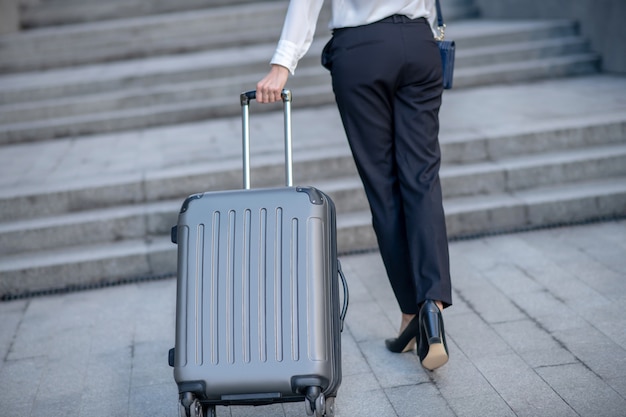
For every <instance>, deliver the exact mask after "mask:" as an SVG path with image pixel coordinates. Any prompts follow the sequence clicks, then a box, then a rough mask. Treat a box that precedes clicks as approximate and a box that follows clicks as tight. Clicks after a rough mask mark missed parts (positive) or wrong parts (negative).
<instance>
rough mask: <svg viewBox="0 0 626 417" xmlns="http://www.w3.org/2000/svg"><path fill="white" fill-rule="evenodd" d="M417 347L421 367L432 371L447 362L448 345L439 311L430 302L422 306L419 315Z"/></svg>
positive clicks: (433, 303) (432, 302) (435, 305)
mask: <svg viewBox="0 0 626 417" xmlns="http://www.w3.org/2000/svg"><path fill="white" fill-rule="evenodd" d="M419 331H420V337H419V345H418V348H417V355H418V356H419V358H420V362H422V366H423V367H424V368H426V369H428V370H429V371H433V370H435V369H437V368H439V367H440V366H442V365H444V364H445V363H446V362H448V345H447V344H446V335H445V333H444V329H443V317H442V316H441V310H439V307H437V304H435V302H434V301H432V300H427V301H426V302H424V304H423V305H422V308H421V309H420V313H419Z"/></svg>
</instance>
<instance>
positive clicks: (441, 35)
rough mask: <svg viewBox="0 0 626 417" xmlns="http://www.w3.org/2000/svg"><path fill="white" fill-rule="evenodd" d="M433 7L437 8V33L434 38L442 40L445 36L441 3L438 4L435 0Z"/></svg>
mask: <svg viewBox="0 0 626 417" xmlns="http://www.w3.org/2000/svg"><path fill="white" fill-rule="evenodd" d="M435 7H436V8H437V29H438V30H439V34H438V35H437V36H435V39H437V40H438V41H442V40H444V38H445V37H446V24H445V23H444V22H443V14H441V4H439V0H435Z"/></svg>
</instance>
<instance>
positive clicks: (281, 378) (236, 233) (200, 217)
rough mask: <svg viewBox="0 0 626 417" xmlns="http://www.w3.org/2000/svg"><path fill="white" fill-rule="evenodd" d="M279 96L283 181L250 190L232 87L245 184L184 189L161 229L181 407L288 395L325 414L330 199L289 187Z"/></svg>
mask: <svg viewBox="0 0 626 417" xmlns="http://www.w3.org/2000/svg"><path fill="white" fill-rule="evenodd" d="M282 97H283V108H284V112H285V114H284V120H285V126H284V130H285V176H286V185H287V186H286V187H282V188H266V189H250V146H249V143H250V134H249V119H248V117H249V104H250V100H253V99H255V92H254V91H250V92H246V93H242V94H241V106H242V133H243V135H242V136H243V171H244V176H243V177H244V181H243V182H244V189H243V190H232V191H217V192H205V193H200V194H194V195H191V196H189V197H188V198H187V199H186V200H185V201H184V203H183V204H182V207H181V210H180V213H179V217H178V223H177V225H176V226H174V227H173V228H172V241H173V242H174V243H177V244H178V276H177V299H176V340H175V348H174V349H172V350H170V355H169V363H170V365H171V366H173V367H174V379H175V381H176V383H177V385H178V389H179V394H180V396H179V410H180V416H181V417H190V416H194V417H198V416H215V415H216V414H215V413H216V411H215V407H216V406H217V405H226V406H229V405H265V404H272V403H277V402H293V401H304V404H305V411H306V414H307V415H315V416H333V415H334V400H335V397H336V396H337V390H338V388H339V385H340V384H341V334H340V332H341V330H342V327H343V320H344V317H345V314H346V311H347V306H348V293H347V284H346V282H345V278H344V277H343V273H342V272H341V266H340V263H339V260H338V259H337V242H336V223H335V207H334V204H333V202H332V200H331V199H330V198H329V197H328V196H327V195H326V194H324V193H323V192H321V191H320V190H318V189H316V188H313V187H294V186H292V159H291V154H292V150H291V107H290V106H291V93H290V92H289V91H288V90H285V91H283V94H282ZM339 278H341V281H342V284H343V297H342V296H341V294H340V291H339ZM340 304H342V306H340ZM340 307H341V308H340Z"/></svg>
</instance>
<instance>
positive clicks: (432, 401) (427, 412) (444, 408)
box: [385, 383, 456, 417]
mask: <svg viewBox="0 0 626 417" xmlns="http://www.w3.org/2000/svg"><path fill="white" fill-rule="evenodd" d="M385 394H387V398H389V401H391V404H392V405H393V408H394V410H395V412H396V414H397V415H398V416H399V417H430V416H440V417H456V415H455V414H454V412H453V411H452V409H451V408H450V406H449V405H448V403H447V402H446V400H445V399H444V398H443V397H442V396H441V394H440V393H439V392H438V390H437V387H436V386H435V385H434V384H430V383H424V384H418V385H406V386H399V387H394V388H387V389H385Z"/></svg>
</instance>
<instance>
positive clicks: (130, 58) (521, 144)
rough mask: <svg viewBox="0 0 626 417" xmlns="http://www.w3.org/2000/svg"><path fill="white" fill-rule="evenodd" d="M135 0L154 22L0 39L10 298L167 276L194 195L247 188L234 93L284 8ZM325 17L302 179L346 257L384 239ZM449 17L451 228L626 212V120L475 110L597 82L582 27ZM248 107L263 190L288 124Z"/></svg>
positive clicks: (298, 125) (485, 228) (3, 288)
mask: <svg viewBox="0 0 626 417" xmlns="http://www.w3.org/2000/svg"><path fill="white" fill-rule="evenodd" d="M54 3H55V2H52V1H50V2H49V3H48V4H46V2H43V3H41V7H44V5H45V6H46V7H53V4H54ZM61 3H63V4H70V3H71V1H70V0H65V1H63V2H59V3H58V4H61ZM109 3H110V4H109V6H107V7H108V9H107V10H110V11H111V10H117V9H115V8H113V7H110V6H112V5H113V3H115V2H112V3H111V2H109ZM135 3H136V4H144V5H150V7H148V6H146V8H147V9H148V10H149V13H148V14H149V15H140V16H139V13H137V14H138V16H137V17H133V18H124V19H122V18H116V17H118V16H117V15H115V13H113V12H111V13H112V14H109V15H106V17H107V18H111V19H112V18H115V19H112V20H107V21H98V22H89V21H91V20H95V19H96V17H97V16H99V15H98V13H99V12H98V13H95V12H94V15H91V14H90V13H84V14H83V15H82V17H74V16H70V17H68V16H69V15H68V14H67V13H66V14H63V13H61V12H60V11H59V16H65V17H62V18H61V17H54V18H52V16H56V15H54V14H53V13H52V12H46V13H43V12H42V13H40V16H49V17H50V18H49V19H48V20H46V19H44V18H43V17H40V18H37V19H39V20H37V19H35V18H34V17H32V16H35V15H36V13H35V12H34V11H33V13H32V14H31V15H30V16H31V17H30V18H29V19H31V22H33V23H32V25H31V26H46V25H52V24H55V25H56V24H59V23H67V24H66V25H64V26H50V27H44V28H37V29H33V30H31V31H26V32H23V33H19V34H13V35H6V36H2V37H0V71H2V74H1V75H0V146H2V151H0V172H1V173H2V176H0V178H1V179H0V297H5V298H6V297H10V296H15V295H20V294H24V293H29V292H30V293H32V292H39V291H49V290H55V289H60V288H67V287H74V286H78V287H84V286H89V285H97V284H100V283H103V282H106V283H111V282H119V281H124V280H132V279H137V278H140V277H152V276H162V275H168V274H172V273H173V272H174V271H175V268H176V264H175V263H176V255H175V250H176V247H175V246H174V245H173V244H171V243H170V241H169V231H170V228H171V226H172V225H173V224H175V222H176V215H177V212H178V209H179V207H180V204H181V202H182V200H183V199H184V197H185V196H186V195H188V194H191V193H195V192H198V191H208V190H219V189H229V188H238V187H240V184H241V174H240V165H241V163H240V153H239V142H238V140H239V139H238V138H239V137H240V131H239V112H240V107H239V105H238V93H239V92H240V91H243V90H246V89H250V88H251V87H253V86H254V84H255V83H256V81H257V80H258V79H259V78H260V77H261V76H262V75H263V73H264V71H266V69H267V65H268V64H267V61H268V59H269V57H270V56H271V53H272V51H273V49H274V47H275V43H276V39H277V37H278V34H279V33H280V24H281V22H282V17H283V15H284V8H285V6H286V5H285V4H284V3H285V2H273V1H265V2H247V3H243V2H242V3H241V4H234V3H232V2H228V5H227V6H223V5H221V4H220V5H219V7H218V6H216V5H215V4H217V2H216V3H215V4H214V6H213V7H201V6H202V4H201V3H202V2H200V1H197V2H194V0H186V1H185V2H180V4H179V5H178V7H181V8H185V9H186V10H183V11H180V9H178V8H177V11H175V12H170V10H168V9H167V7H170V6H168V5H172V4H175V2H165V1H157V0H154V1H152V2H148V1H139V0H136V1H135ZM135 3H132V2H129V3H128V4H129V5H130V4H135ZM461 3H462V2H459V5H457V6H458V7H457V10H462V6H463V5H462V4H461ZM465 3H466V5H465V9H464V10H465V12H464V13H465V15H472V14H474V13H475V11H474V9H473V8H472V7H471V5H469V6H468V5H467V2H465ZM86 4H92V3H91V2H87V3H86ZM157 6H158V7H157ZM59 7H60V6H59ZM85 7H86V6H85ZM93 7H96V6H93ZM103 7H104V6H103ZM96 9H97V7H96ZM96 9H94V10H96ZM189 9H196V10H192V11H189ZM33 10H35V9H33ZM42 10H43V9H42ZM55 10H56V9H55ZM64 10H69V9H64ZM81 10H82V9H81ZM85 10H90V9H85ZM164 12H169V13H164ZM157 13H162V14H157ZM144 14H145V13H144ZM461 15H462V13H461V12H457V15H455V16H454V18H456V19H459V18H460V17H461ZM27 16H28V14H27ZM327 16H328V11H327V10H324V12H323V14H322V17H321V19H320V21H321V23H320V24H318V32H319V36H318V40H317V41H316V42H315V43H314V44H313V46H312V48H311V51H310V53H309V54H308V55H307V57H305V58H304V59H303V60H302V61H301V63H300V66H299V67H298V69H297V72H296V76H295V77H293V78H292V79H291V81H290V85H289V87H290V88H291V89H292V90H293V91H294V97H295V99H294V136H295V137H296V143H295V177H296V180H297V182H298V183H299V184H313V185H316V186H319V187H320V188H321V189H323V190H325V191H327V192H329V193H330V194H331V196H332V197H333V199H334V200H335V202H336V204H337V207H338V210H339V224H338V227H339V246H340V250H341V251H342V252H343V253H345V252H348V251H353V250H360V249H370V248H373V247H375V245H376V243H375V239H374V236H373V233H372V230H371V227H370V219H369V213H368V210H367V203H366V201H365V198H364V196H363V192H362V189H361V186H360V183H359V180H358V178H357V176H356V174H355V169H354V166H353V163H352V160H351V157H350V153H349V150H348V148H347V146H346V143H345V139H344V136H343V131H342V129H341V125H340V122H339V120H338V117H337V115H336V110H335V109H334V106H333V105H332V103H333V97H332V92H331V89H330V80H329V76H328V74H327V72H325V70H323V69H322V68H321V67H320V66H319V63H318V62H319V58H318V57H319V53H320V51H321V48H322V46H323V44H324V43H325V41H326V40H327V39H328V33H327V30H326V28H325V23H322V21H323V22H325V21H326V20H327ZM454 18H450V20H453V21H454ZM35 21H37V22H38V23H34V22H35ZM76 22H83V23H76ZM84 22H87V23H84ZM454 22H455V23H453V24H449V25H448V31H447V33H448V35H449V37H450V38H453V39H455V40H456V42H457V48H458V52H457V72H456V74H455V89H454V90H452V91H450V92H447V93H446V96H445V98H446V104H445V105H444V109H443V113H442V129H443V130H442V135H441V141H442V147H443V155H444V166H443V168H442V173H441V174H442V180H443V182H444V191H445V193H446V195H445V206H446V212H447V221H448V228H449V233H450V236H451V237H461V236H466V235H472V234H480V233H489V232H496V231H506V230H513V229H519V228H526V227H539V226H543V225H549V224H554V223H562V222H570V221H584V220H589V219H593V218H600V217H604V216H616V215H623V214H626V210H625V207H626V186H625V184H626V181H624V180H625V179H626V144H625V141H626V134H625V132H626V112H619V111H617V110H614V111H612V112H611V111H601V110H602V106H598V109H599V110H598V111H597V112H594V113H593V114H589V115H587V116H586V117H580V113H576V114H565V113H564V114H560V115H559V116H558V117H556V118H555V120H554V121H543V122H541V123H533V124H532V125H529V124H528V123H527V119H525V120H512V122H511V124H508V123H506V124H504V125H498V126H496V125H492V124H490V122H491V120H490V118H492V117H494V118H499V119H502V118H506V117H508V116H506V114H509V113H506V112H504V113H502V114H500V113H498V114H499V116H497V117H496V116H495V115H494V114H487V113H481V112H480V111H479V110H480V106H481V104H482V103H483V99H484V98H485V97H487V96H488V97H490V101H489V103H491V104H490V105H486V106H485V109H487V108H489V109H491V110H492V111H493V112H498V111H499V110H500V109H499V107H501V106H499V105H498V103H497V97H501V96H504V95H506V94H512V96H511V97H513V96H515V97H517V98H516V100H517V101H516V102H515V103H520V102H522V101H523V93H524V90H525V88H521V90H520V87H518V86H513V87H489V86H494V85H495V86H500V85H507V84H509V83H520V82H529V81H537V80H546V79H560V78H561V77H565V76H572V75H585V74H587V75H592V74H595V73H596V72H597V65H598V61H599V57H598V56H597V55H595V54H593V53H592V52H590V51H589V47H588V45H587V43H586V41H585V40H584V39H582V38H581V37H580V35H579V34H578V32H577V28H576V25H575V23H572V22H567V21H546V22H536V21H535V22H497V21H484V20H471V19H469V20H456V21H454ZM69 23H71V24H69ZM619 85H622V86H623V85H624V84H619ZM529 86H531V87H529V89H533V88H534V89H535V90H537V91H542V90H541V89H538V87H537V85H536V84H529ZM532 86H534V87H532ZM470 87H472V88H470ZM494 88H496V89H495V90H494ZM498 88H502V90H501V91H500V90H498ZM606 93H607V94H611V87H610V83H609V86H608V87H606ZM494 94H495V95H494ZM498 94H500V95H499V96H498ZM520 94H521V95H520ZM455 103H456V104H455ZM461 103H464V104H465V105H466V106H469V107H462V106H461ZM494 103H495V104H494ZM527 103H532V100H529V101H528V102H527ZM539 107H541V106H539ZM609 110H610V109H609ZM253 111H254V112H255V113H260V112H265V113H266V114H259V115H258V121H253V123H258V124H257V125H254V124H253V130H254V132H255V138H258V139H256V140H257V141H258V142H255V145H254V147H253V152H255V157H254V159H253V163H254V166H255V169H254V176H253V178H254V185H255V186H275V185H279V184H280V181H281V179H280V178H281V174H280V173H281V172H282V171H281V170H282V165H281V163H282V162H281V150H280V137H278V138H277V137H276V136H277V135H276V134H275V130H276V129H275V126H277V125H279V124H280V123H281V121H280V117H281V115H280V113H279V112H277V108H276V107H273V106H254V109H253ZM477 112H478V113H477ZM509 112H513V114H515V112H520V108H512V109H510V111H509ZM472 115H474V116H476V117H472ZM466 117H470V119H466ZM255 120H256V119H255ZM468 120H469V121H468ZM481 120H484V123H482V124H481V123H480V122H479V121H481ZM322 121H323V122H322ZM470 121H471V123H470ZM465 123H469V124H468V125H467V126H465V127H464V128H463V126H464V124H465ZM445 126H453V127H454V128H458V129H459V130H455V129H448V130H446V129H447V128H446V127H445ZM504 126H506V128H505V127H504ZM233 138H235V139H233Z"/></svg>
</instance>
